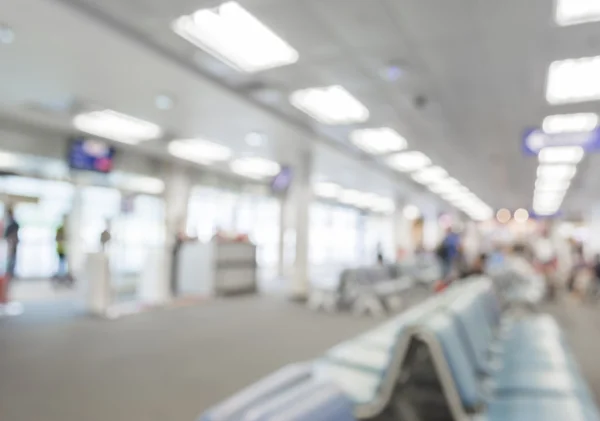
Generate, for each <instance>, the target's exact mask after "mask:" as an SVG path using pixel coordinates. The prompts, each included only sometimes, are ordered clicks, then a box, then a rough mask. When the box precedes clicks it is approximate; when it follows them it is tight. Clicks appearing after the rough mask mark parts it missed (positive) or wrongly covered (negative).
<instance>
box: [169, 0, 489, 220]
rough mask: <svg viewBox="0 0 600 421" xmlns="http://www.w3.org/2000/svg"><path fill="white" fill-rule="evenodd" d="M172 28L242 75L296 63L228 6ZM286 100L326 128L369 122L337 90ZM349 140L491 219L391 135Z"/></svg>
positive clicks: (387, 131) (374, 133)
mask: <svg viewBox="0 0 600 421" xmlns="http://www.w3.org/2000/svg"><path fill="white" fill-rule="evenodd" d="M172 28H173V30H174V31H175V33H177V34H178V35H180V36H181V37H183V38H184V39H186V40H188V41H189V42H191V43H193V44H194V45H196V46H198V47H200V48H202V49H203V50H205V51H207V52H208V53H210V54H212V55H213V56H215V57H217V58H218V59H220V60H222V61H224V62H225V63H227V64H229V65H230V66H231V67H233V68H235V69H237V70H239V71H243V72H249V73H251V72H257V71H261V70H266V69H270V68H274V67H279V66H284V65H289V64H293V63H295V62H296V61H297V60H298V59H299V54H298V52H297V51H296V50H295V49H294V48H293V47H291V46H290V45H289V44H288V43H287V42H286V41H284V40H283V39H282V38H280V37H279V36H278V35H276V34H275V33H273V32H272V31H271V30H270V29H269V28H267V27H266V26H264V25H263V24H262V23H261V22H260V21H259V20H258V19H256V18H255V17H254V16H253V15H251V14H250V13H249V12H248V11H246V10H245V9H244V8H242V7H241V6H240V5H239V4H238V3H236V2H232V1H230V2H226V3H223V4H221V5H220V6H218V7H216V8H213V9H201V10H198V11H196V12H194V13H192V14H190V15H185V16H181V17H180V18H178V19H177V20H175V22H174V23H173V25H172ZM289 100H290V103H291V104H292V105H293V106H294V107H296V108H298V109H299V110H301V111H303V112H304V113H306V114H308V115H309V116H311V117H312V118H314V119H315V120H317V121H318V122H320V123H323V124H327V125H341V124H354V123H364V122H366V121H367V120H368V119H369V110H368V109H367V107H365V106H364V105H363V104H362V103H361V102H360V101H359V100H358V99H356V98H355V97H354V96H352V94H350V93H349V92H348V91H347V90H346V89H344V88H343V87H342V86H339V85H333V86H326V87H313V88H307V89H301V90H298V91H295V92H293V93H292V94H291V95H290V98H289ZM350 140H351V142H352V143H353V144H354V145H355V146H357V147H358V148H360V149H362V150H363V151H365V152H367V153H369V154H372V155H379V156H382V155H389V154H395V155H391V156H389V157H388V158H387V159H386V162H387V164H388V165H389V166H390V167H392V168H394V169H396V170H399V171H401V172H408V173H411V174H412V177H413V179H415V181H417V182H419V183H421V184H425V185H426V186H428V187H430V189H431V190H432V191H433V192H434V193H437V194H441V195H442V197H444V198H445V199H446V200H448V201H449V202H450V203H452V204H453V205H454V206H456V207H458V208H460V209H462V210H463V211H465V212H466V213H467V214H469V215H470V216H471V217H472V218H474V219H486V218H489V217H490V216H491V212H492V211H491V209H490V208H489V206H487V205H486V204H485V203H483V202H482V201H481V200H480V199H479V198H477V197H476V196H475V195H474V194H473V193H471V192H469V190H468V189H466V188H465V187H463V186H462V185H461V184H460V183H459V182H458V181H457V180H455V179H452V178H449V177H448V174H447V172H446V171H445V170H443V169H442V168H440V167H433V166H431V161H430V159H429V158H427V157H426V156H425V155H424V154H422V153H421V152H417V151H411V152H401V151H403V150H404V149H406V148H407V146H408V145H407V141H406V139H405V138H404V137H402V136H401V135H399V134H398V133H397V132H396V131H394V130H393V129H391V128H388V127H382V128H369V129H360V130H355V131H354V132H352V133H351V135H350Z"/></svg>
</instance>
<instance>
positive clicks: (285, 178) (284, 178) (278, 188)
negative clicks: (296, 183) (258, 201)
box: [271, 167, 292, 193]
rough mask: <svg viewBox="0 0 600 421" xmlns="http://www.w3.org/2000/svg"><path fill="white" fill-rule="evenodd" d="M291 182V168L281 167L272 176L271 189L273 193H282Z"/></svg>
mask: <svg viewBox="0 0 600 421" xmlns="http://www.w3.org/2000/svg"><path fill="white" fill-rule="evenodd" d="M290 184H292V169H291V168H290V167H283V168H282V169H281V171H279V174H277V175H276V176H275V177H273V180H272V181H271V190H272V191H273V192H274V193H284V192H285V191H287V189H288V188H289V187H290Z"/></svg>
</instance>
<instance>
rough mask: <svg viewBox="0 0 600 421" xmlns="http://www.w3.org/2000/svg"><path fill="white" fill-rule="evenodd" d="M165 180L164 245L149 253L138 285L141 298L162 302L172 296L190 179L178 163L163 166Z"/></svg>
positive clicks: (183, 229) (185, 218) (149, 301)
mask: <svg viewBox="0 0 600 421" xmlns="http://www.w3.org/2000/svg"><path fill="white" fill-rule="evenodd" d="M163 179H164V180H165V192H164V195H163V197H164V201H165V225H164V232H165V244H164V246H163V247H160V248H159V249H157V250H150V251H149V252H148V257H147V262H146V263H147V264H146V270H145V271H144V273H143V276H142V277H141V278H142V279H141V281H140V282H141V284H140V285H139V287H138V292H139V298H140V301H142V302H146V303H152V304H162V303H165V302H167V301H169V300H170V299H171V297H172V285H173V284H172V282H173V277H174V274H175V270H174V263H175V262H174V259H173V256H174V255H173V250H174V246H175V239H176V236H177V235H178V234H179V233H181V232H182V231H185V228H186V222H187V208H188V200H189V196H190V191H191V178H190V176H189V174H188V173H187V171H186V170H185V169H184V168H181V167H179V166H177V165H176V164H167V165H165V166H164V167H163Z"/></svg>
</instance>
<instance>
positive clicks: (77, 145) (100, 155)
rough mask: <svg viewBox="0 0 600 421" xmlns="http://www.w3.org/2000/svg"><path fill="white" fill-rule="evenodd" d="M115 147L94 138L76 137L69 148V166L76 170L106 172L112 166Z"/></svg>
mask: <svg viewBox="0 0 600 421" xmlns="http://www.w3.org/2000/svg"><path fill="white" fill-rule="evenodd" d="M114 155H115V148H113V147H112V146H110V145H108V144H107V143H106V142H103V141H101V140H95V139H85V138H77V139H74V140H73V142H72V143H71V149H70V150H69V157H68V158H69V166H70V167H71V168H73V169H76V170H84V171H95V172H101V173H108V172H110V171H111V170H112V168H113V158H114Z"/></svg>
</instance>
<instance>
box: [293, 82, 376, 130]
mask: <svg viewBox="0 0 600 421" xmlns="http://www.w3.org/2000/svg"><path fill="white" fill-rule="evenodd" d="M290 102H291V104H292V105H293V106H294V107H296V108H298V109H299V110H301V111H303V112H305V113H306V114H308V115H310V116H311V117H313V118H314V119H315V120H317V121H320V122H321V123H324V124H329V125H337V124H352V123H362V122H365V121H367V120H368V118H369V110H368V109H367V108H366V107H365V106H364V105H363V104H362V103H361V102H360V101H358V100H357V99H356V98H354V97H353V96H352V95H351V94H350V93H349V92H348V91H347V90H346V89H344V88H343V87H341V86H339V85H334V86H326V87H322V88H308V89H302V90H299V91H296V92H293V93H292V94H291V95H290Z"/></svg>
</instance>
